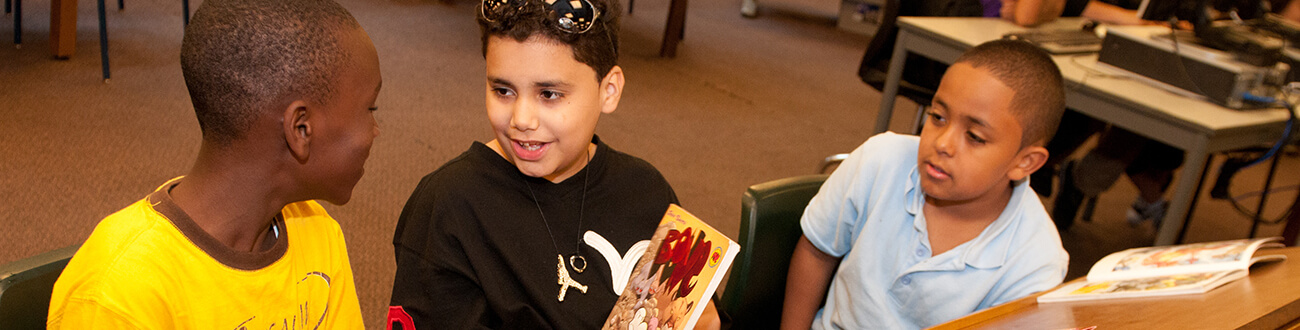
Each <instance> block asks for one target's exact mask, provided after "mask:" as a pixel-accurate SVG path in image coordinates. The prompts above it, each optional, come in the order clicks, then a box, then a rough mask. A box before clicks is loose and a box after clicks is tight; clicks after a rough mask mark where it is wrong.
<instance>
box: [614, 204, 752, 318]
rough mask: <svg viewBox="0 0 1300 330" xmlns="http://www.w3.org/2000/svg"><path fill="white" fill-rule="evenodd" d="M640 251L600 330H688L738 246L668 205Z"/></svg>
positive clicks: (680, 210) (733, 256) (687, 214)
mask: <svg viewBox="0 0 1300 330" xmlns="http://www.w3.org/2000/svg"><path fill="white" fill-rule="evenodd" d="M645 251H646V252H645V254H643V255H641V259H640V260H638V261H637V263H636V264H635V266H634V268H633V269H632V272H631V277H630V278H629V279H628V283H627V285H626V286H625V287H624V289H623V293H622V295H620V296H619V298H618V302H617V303H616V304H615V305H614V310H613V311H611V312H610V314H609V318H607V319H606V320H605V326H604V328H603V329H605V330H671V329H692V328H694V327H695V322H696V321H697V320H699V318H700V315H701V314H702V313H703V312H704V308H705V306H706V305H707V304H708V303H709V297H712V296H713V292H714V291H715V290H716V289H717V288H718V284H719V283H720V282H721V281H722V277H723V276H724V275H726V273H727V268H728V267H729V266H731V262H732V261H733V260H734V259H735V257H736V254H737V253H738V252H740V245H738V244H736V242H734V241H732V240H731V239H729V238H727V237H726V236H723V235H722V234H721V233H719V232H718V231H717V230H715V229H713V227H710V226H709V225H708V224H706V223H704V221H701V220H700V219H699V218H696V217H695V216H694V215H691V214H690V213H688V212H686V210H684V209H682V208H681V207H680V206H677V205H670V206H669V207H668V212H666V213H665V214H664V218H663V220H662V221H660V222H659V227H658V229H656V230H655V233H654V236H653V238H651V239H650V245H649V246H648V247H647V248H646V250H645Z"/></svg>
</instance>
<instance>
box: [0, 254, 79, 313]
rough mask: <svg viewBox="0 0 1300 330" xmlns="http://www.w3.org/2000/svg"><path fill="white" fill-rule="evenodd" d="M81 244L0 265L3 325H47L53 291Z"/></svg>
mask: <svg viewBox="0 0 1300 330" xmlns="http://www.w3.org/2000/svg"><path fill="white" fill-rule="evenodd" d="M79 247H81V244H76V245H72V246H67V247H63V248H60V249H57V250H54V251H50V252H46V253H42V254H39V255H36V256H33V257H30V258H27V259H23V260H18V261H14V262H11V263H9V264H6V265H0V329H6V330H23V329H45V317H46V315H47V314H49V309H50V294H51V292H53V291H54V281H55V280H57V279H58V278H59V274H62V273H63V267H65V266H67V265H68V260H70V259H72V255H73V254H75V253H77V248H79Z"/></svg>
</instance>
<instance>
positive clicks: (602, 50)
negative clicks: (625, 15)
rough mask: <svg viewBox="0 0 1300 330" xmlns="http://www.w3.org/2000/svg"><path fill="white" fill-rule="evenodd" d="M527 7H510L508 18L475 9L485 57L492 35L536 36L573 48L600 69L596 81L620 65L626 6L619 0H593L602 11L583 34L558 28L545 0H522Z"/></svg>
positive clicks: (577, 56)
mask: <svg viewBox="0 0 1300 330" xmlns="http://www.w3.org/2000/svg"><path fill="white" fill-rule="evenodd" d="M519 1H523V2H524V3H523V6H522V7H520V8H519V9H518V10H508V11H506V13H505V14H504V17H501V18H500V19H495V20H493V21H489V20H487V18H485V17H483V14H482V13H483V11H482V9H483V8H481V7H482V6H483V5H482V4H479V6H480V8H479V10H478V11H475V15H477V16H478V25H479V30H480V31H481V32H482V38H483V56H484V57H486V56H487V45H488V39H489V38H490V37H492V36H500V37H508V38H512V39H514V40H515V41H518V42H524V41H526V40H528V38H532V37H534V36H541V37H545V38H546V39H550V40H553V41H556V42H559V43H561V44H564V45H566V46H569V48H571V49H573V57H574V59H575V60H577V61H578V62H580V63H582V64H586V65H587V66H589V67H591V68H592V69H593V70H596V81H598V82H599V81H600V80H601V79H604V78H605V75H606V74H608V73H609V71H610V70H612V69H613V68H614V66H616V65H618V50H619V48H618V29H619V28H618V25H619V20H620V19H621V16H622V14H621V13H622V10H623V9H622V7H620V4H619V2H618V1H617V0H614V1H608V0H590V2H591V5H592V6H593V7H596V9H598V10H599V11H600V16H599V17H597V18H596V23H595V24H593V25H592V26H591V29H590V30H588V31H586V32H583V33H569V32H565V31H562V30H560V29H559V28H557V23H556V17H555V14H554V12H553V11H552V10H551V7H550V5H548V4H546V2H545V1H542V0H519Z"/></svg>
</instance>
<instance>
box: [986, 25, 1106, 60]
mask: <svg viewBox="0 0 1300 330" xmlns="http://www.w3.org/2000/svg"><path fill="white" fill-rule="evenodd" d="M1002 37H1003V38H1006V39H1015V40H1024V41H1028V42H1029V43H1032V44H1035V45H1038V47H1040V48H1042V49H1043V50H1046V51H1047V52H1048V53H1052V54H1079V53H1095V52H1097V51H1100V50H1101V38H1100V37H1098V36H1097V34H1095V33H1093V32H1092V31H1086V30H1039V31H1027V32H1015V33H1008V34H1006V35H1004V36H1002Z"/></svg>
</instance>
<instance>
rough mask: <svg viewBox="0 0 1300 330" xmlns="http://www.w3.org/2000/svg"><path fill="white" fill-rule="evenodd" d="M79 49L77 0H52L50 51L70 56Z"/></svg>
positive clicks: (57, 54) (58, 55)
mask: <svg viewBox="0 0 1300 330" xmlns="http://www.w3.org/2000/svg"><path fill="white" fill-rule="evenodd" d="M76 50H77V0H50V51H51V52H52V53H53V54H54V57H58V58H68V57H71V56H72V53H74V52H76Z"/></svg>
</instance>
